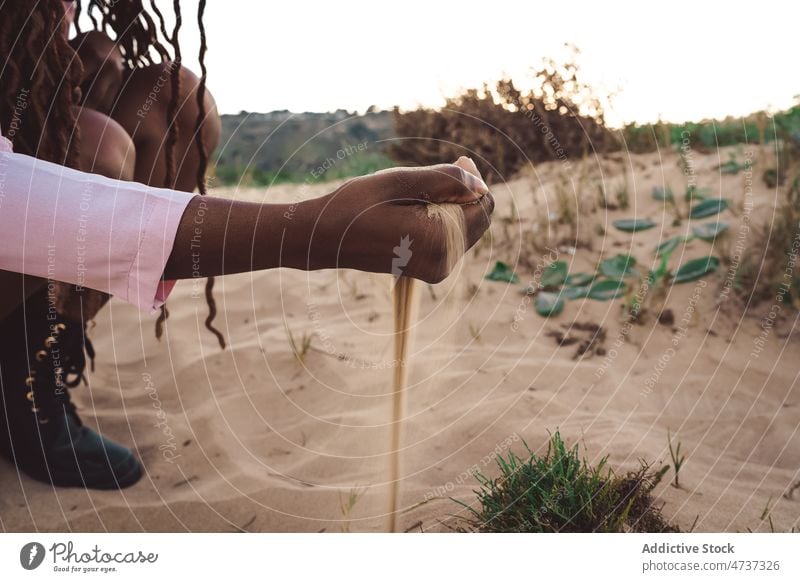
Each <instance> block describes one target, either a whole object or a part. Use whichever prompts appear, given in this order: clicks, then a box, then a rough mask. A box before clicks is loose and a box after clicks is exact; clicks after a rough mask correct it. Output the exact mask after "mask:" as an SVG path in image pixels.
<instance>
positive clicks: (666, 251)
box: [656, 236, 687, 257]
mask: <svg viewBox="0 0 800 582" xmlns="http://www.w3.org/2000/svg"><path fill="white" fill-rule="evenodd" d="M682 242H687V239H686V238H684V237H682V236H673V237H672V238H668V239H667V240H665V241H664V242H662V243H661V244H660V245H658V246H657V247H656V256H657V257H660V256H662V255H667V256H669V255H671V254H672V251H674V250H675V249H676V248H678V245H679V244H681V243H682Z"/></svg>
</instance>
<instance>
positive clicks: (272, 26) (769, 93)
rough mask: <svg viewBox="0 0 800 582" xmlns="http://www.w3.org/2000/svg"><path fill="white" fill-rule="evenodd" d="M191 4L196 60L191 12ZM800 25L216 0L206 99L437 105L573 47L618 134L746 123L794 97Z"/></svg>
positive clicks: (615, 13) (261, 107) (679, 15)
mask: <svg viewBox="0 0 800 582" xmlns="http://www.w3.org/2000/svg"><path fill="white" fill-rule="evenodd" d="M167 4H171V3H167ZM183 4H184V29H183V31H184V32H183V34H182V37H181V38H182V46H183V47H184V53H185V54H186V53H191V54H194V53H195V52H196V48H197V46H198V40H197V28H196V23H195V18H194V10H195V7H196V0H188V1H187V0H184V2H183ZM163 5H164V3H163V2H162V6H163ZM166 7H168V6H166ZM799 17H800V3H798V2H796V1H795V0H785V1H783V2H777V1H770V0H760V1H758V2H754V1H753V0H750V1H748V2H746V3H744V2H718V3H717V2H710V1H707V2H703V1H702V0H694V1H690V2H688V1H682V0H674V1H670V2H642V1H640V2H608V1H605V2H604V1H598V0H594V1H582V0H581V1H576V0H571V1H562V2H559V1H551V2H536V1H534V0H529V1H528V2H516V1H510V0H509V1H504V0H484V1H483V2H467V1H462V2H457V3H449V2H447V3H445V2H441V3H440V2H435V1H434V0H427V1H425V2H422V1H417V0H405V1H402V2H399V1H398V2H391V3H389V2H378V1H373V2H331V1H328V2H314V3H308V2H300V1H293V2H286V1H282V2H273V1H262V0H249V1H247V0H210V1H209V2H208V7H207V14H206V23H207V30H208V39H209V41H208V42H209V54H208V58H207V63H208V67H209V87H210V88H211V90H212V91H213V93H214V95H215V96H216V98H217V102H218V105H219V108H220V110H221V111H222V112H223V113H235V112H238V111H239V110H242V109H244V110H248V111H270V110H273V109H290V110H292V111H325V110H333V109H337V108H344V109H348V110H353V109H357V110H359V111H363V110H365V109H366V108H367V107H369V106H370V105H372V104H376V105H378V106H380V107H381V108H389V107H391V106H393V105H395V104H399V105H400V106H401V107H404V108H409V107H413V106H416V105H418V104H424V105H440V104H442V102H443V98H444V97H445V96H449V95H454V94H456V93H457V92H458V91H459V90H460V89H462V88H466V87H471V86H478V85H479V84H481V83H482V82H483V81H493V80H496V79H498V78H499V77H501V76H502V75H503V73H507V74H510V75H511V76H512V77H513V78H520V79H522V78H523V77H524V76H525V74H526V72H527V71H528V69H529V67H531V66H533V65H535V64H536V63H537V62H539V61H540V59H541V58H542V57H544V56H548V55H558V54H560V51H562V46H563V44H564V43H565V42H570V43H574V44H576V45H578V47H579V48H580V49H581V50H582V53H583V54H582V58H581V64H582V68H583V70H584V72H585V73H586V78H587V79H588V80H590V81H592V82H593V83H597V84H601V85H603V86H605V87H608V88H611V89H621V90H622V92H621V93H620V94H619V95H618V97H617V98H616V99H615V102H614V108H613V112H612V115H611V116H610V117H611V120H612V121H619V120H625V121H629V120H637V121H640V122H649V121H655V120H656V119H657V118H658V117H659V116H662V117H663V118H664V119H667V120H670V121H683V120H689V119H700V118H704V117H721V116H725V115H727V114H732V115H742V114H746V113H749V112H751V111H754V110H758V109H763V108H765V107H772V108H776V109H777V108H784V107H787V106H789V105H791V104H792V103H793V102H794V100H793V97H794V96H795V95H797V94H798V93H800V66H798V65H797V64H795V63H794V62H793V61H794V57H795V56H796V55H797V54H798V49H797V43H798V36H800V35H799V34H798V26H800V18H799ZM187 56H188V55H187ZM185 62H186V64H187V65H189V66H190V67H191V66H192V63H191V61H190V60H189V59H188V58H187V59H186V60H185Z"/></svg>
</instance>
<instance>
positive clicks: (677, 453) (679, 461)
mask: <svg viewBox="0 0 800 582" xmlns="http://www.w3.org/2000/svg"><path fill="white" fill-rule="evenodd" d="M667 443H668V444H669V456H670V457H672V467H673V468H674V469H675V478H674V479H673V480H672V486H673V487H675V488H676V489H680V488H681V485H680V482H679V481H678V478H679V477H680V473H681V467H683V463H684V462H685V461H686V455H681V442H680V441H678V446H677V447H675V448H674V449H673V448H672V435H670V433H669V430H667Z"/></svg>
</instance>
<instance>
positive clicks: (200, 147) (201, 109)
mask: <svg viewBox="0 0 800 582" xmlns="http://www.w3.org/2000/svg"><path fill="white" fill-rule="evenodd" d="M176 1H177V0H176ZM205 10H206V0H200V3H199V4H198V5H197V27H198V29H199V30H200V52H199V54H198V60H199V61H200V85H199V86H198V87H197V94H196V97H197V121H196V123H195V127H194V144H195V146H196V147H197V153H198V158H199V160H200V163H199V164H198V166H197V188H198V190H199V191H200V194H201V195H202V196H205V195H206V194H207V193H208V192H207V188H206V171H207V169H208V152H207V151H206V142H205V140H204V139H203V123H204V122H205V117H206V103H205V99H206V78H207V77H208V71H207V70H206V48H207V47H206V26H205V24H204V23H203V14H204V13H205ZM205 295H206V303H207V304H208V316H207V317H206V321H205V326H206V329H207V330H208V331H210V332H211V333H213V334H214V335H215V336H216V338H217V341H219V345H220V347H221V348H222V349H223V350H224V349H225V336H223V335H222V333H221V332H220V331H219V330H218V329H217V328H215V327H214V326H213V325H212V324H213V321H214V318H215V317H216V316H217V301H216V299H214V277H209V278H208V279H207V280H206V289H205Z"/></svg>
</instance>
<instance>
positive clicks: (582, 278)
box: [564, 273, 594, 287]
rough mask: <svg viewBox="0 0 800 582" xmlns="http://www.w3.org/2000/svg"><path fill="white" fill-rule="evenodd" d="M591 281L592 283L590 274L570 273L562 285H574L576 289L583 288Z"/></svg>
mask: <svg viewBox="0 0 800 582" xmlns="http://www.w3.org/2000/svg"><path fill="white" fill-rule="evenodd" d="M592 281H594V275H593V274H591V273H570V275H569V276H568V277H567V280H566V281H564V283H565V284H567V285H574V286H576V287H583V286H584V285H588V284H589V283H591V282H592Z"/></svg>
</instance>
